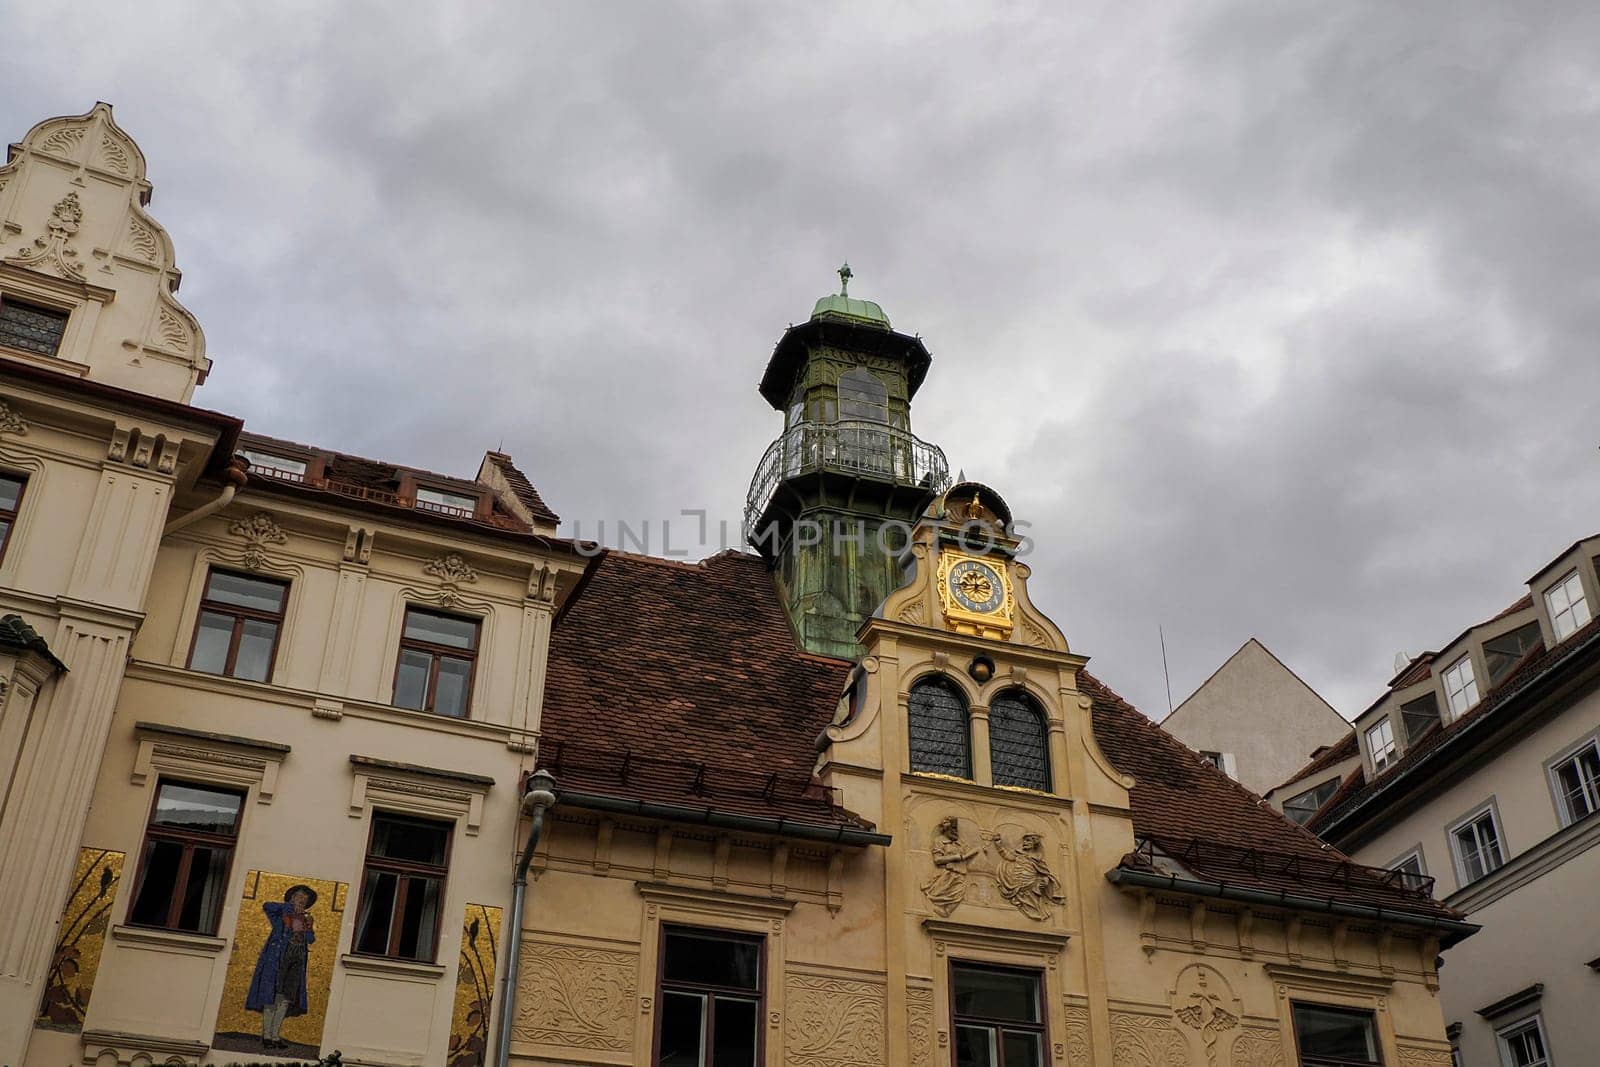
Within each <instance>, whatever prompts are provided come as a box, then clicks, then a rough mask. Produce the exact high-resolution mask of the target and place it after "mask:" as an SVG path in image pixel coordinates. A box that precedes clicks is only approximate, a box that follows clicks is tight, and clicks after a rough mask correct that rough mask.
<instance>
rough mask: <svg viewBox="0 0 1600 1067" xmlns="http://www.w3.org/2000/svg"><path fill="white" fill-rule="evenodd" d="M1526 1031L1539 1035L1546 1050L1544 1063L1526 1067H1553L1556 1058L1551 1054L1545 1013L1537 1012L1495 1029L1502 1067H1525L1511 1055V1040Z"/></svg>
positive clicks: (1538, 1062) (1495, 1045)
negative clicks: (1545, 1024) (1545, 1025)
mask: <svg viewBox="0 0 1600 1067" xmlns="http://www.w3.org/2000/svg"><path fill="white" fill-rule="evenodd" d="M1525 1030H1533V1031H1535V1032H1536V1033H1538V1035H1539V1046H1540V1047H1541V1048H1542V1049H1543V1050H1544V1058H1543V1060H1542V1061H1535V1062H1533V1063H1531V1064H1527V1065H1525V1067H1553V1065H1554V1064H1555V1062H1556V1061H1555V1057H1554V1056H1552V1055H1551V1054H1550V1033H1549V1031H1548V1030H1546V1029H1545V1028H1544V1013H1543V1012H1539V1011H1536V1012H1534V1013H1533V1014H1532V1015H1524V1016H1522V1017H1521V1018H1520V1019H1517V1020H1516V1021H1515V1022H1509V1023H1506V1024H1505V1025H1503V1026H1496V1027H1495V1028H1494V1048H1495V1052H1496V1053H1497V1055H1498V1058H1499V1060H1500V1064H1501V1067H1524V1065H1519V1064H1518V1063H1517V1061H1516V1060H1515V1059H1513V1058H1512V1054H1511V1038H1513V1037H1515V1036H1517V1035H1518V1034H1520V1033H1521V1032H1523V1031H1525Z"/></svg>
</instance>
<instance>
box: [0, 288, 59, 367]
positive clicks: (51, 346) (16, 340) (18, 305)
mask: <svg viewBox="0 0 1600 1067" xmlns="http://www.w3.org/2000/svg"><path fill="white" fill-rule="evenodd" d="M66 332H67V313H66V312H65V311H57V310H55V309H54V308H42V307H39V306H37V305H35V304H24V303H23V302H22V301H20V300H13V299H11V298H10V297H8V296H0V345H3V346H5V347H7V348H19V349H21V350H22V351H24V352H32V353H34V354H35V355H40V356H53V355H55V354H56V353H57V352H59V351H60V350H61V338H62V335H64V334H65V333H66Z"/></svg>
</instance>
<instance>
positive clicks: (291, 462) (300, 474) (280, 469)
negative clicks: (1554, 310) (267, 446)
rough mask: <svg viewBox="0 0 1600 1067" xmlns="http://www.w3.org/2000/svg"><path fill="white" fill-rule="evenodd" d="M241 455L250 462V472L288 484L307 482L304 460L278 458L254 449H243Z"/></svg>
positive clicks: (285, 457) (286, 457)
mask: <svg viewBox="0 0 1600 1067" xmlns="http://www.w3.org/2000/svg"><path fill="white" fill-rule="evenodd" d="M239 455H241V456H243V457H244V458H245V459H247V460H249V461H250V470H251V471H253V472H254V473H256V474H264V475H266V476H267V477H268V478H279V479H282V480H283V481H286V482H303V481H305V480H306V461H305V460H303V459H290V458H289V457H288V456H276V455H273V454H272V453H271V452H258V451H256V450H255V449H253V448H246V449H241V450H240V451H239Z"/></svg>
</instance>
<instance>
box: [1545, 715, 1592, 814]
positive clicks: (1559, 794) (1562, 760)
mask: <svg viewBox="0 0 1600 1067" xmlns="http://www.w3.org/2000/svg"><path fill="white" fill-rule="evenodd" d="M1585 752H1593V753H1594V754H1595V761H1596V763H1597V764H1600V732H1596V733H1591V734H1589V735H1588V736H1587V737H1584V738H1583V739H1581V740H1579V741H1578V742H1577V743H1575V744H1571V745H1568V746H1566V747H1565V748H1563V749H1561V750H1560V752H1558V753H1557V754H1556V755H1555V756H1553V757H1552V758H1550V759H1549V760H1547V761H1545V765H1544V768H1545V779H1546V781H1548V783H1549V785H1550V795H1551V799H1552V800H1553V801H1554V802H1555V807H1556V819H1557V821H1558V822H1559V823H1560V824H1561V826H1562V828H1563V829H1565V828H1566V827H1568V826H1572V825H1573V824H1575V823H1579V822H1582V821H1583V820H1584V819H1588V818H1591V817H1593V816H1594V815H1595V814H1597V813H1600V776H1596V778H1595V779H1594V780H1592V781H1588V780H1587V779H1586V780H1585V781H1584V782H1583V783H1580V784H1586V785H1587V786H1588V788H1586V789H1585V790H1584V792H1585V794H1587V795H1590V796H1591V805H1590V807H1589V810H1588V811H1586V812H1584V813H1583V814H1582V815H1574V814H1573V813H1572V812H1571V810H1570V809H1569V808H1568V806H1567V794H1566V790H1565V789H1563V788H1562V786H1561V777H1560V771H1561V768H1562V767H1565V766H1566V765H1567V764H1569V763H1572V762H1573V761H1575V760H1579V759H1581V758H1582V757H1583V755H1584V753H1585Z"/></svg>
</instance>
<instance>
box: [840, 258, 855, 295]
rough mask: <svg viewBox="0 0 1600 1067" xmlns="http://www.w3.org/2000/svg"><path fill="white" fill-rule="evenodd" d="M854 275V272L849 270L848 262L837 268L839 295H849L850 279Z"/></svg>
mask: <svg viewBox="0 0 1600 1067" xmlns="http://www.w3.org/2000/svg"><path fill="white" fill-rule="evenodd" d="M854 277H855V274H854V273H853V272H852V271H851V270H850V264H849V263H848V262H847V263H845V265H844V266H842V267H840V268H839V295H840V296H849V295H850V279H851V278H854Z"/></svg>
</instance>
